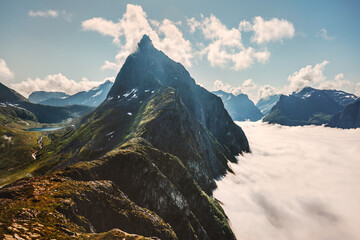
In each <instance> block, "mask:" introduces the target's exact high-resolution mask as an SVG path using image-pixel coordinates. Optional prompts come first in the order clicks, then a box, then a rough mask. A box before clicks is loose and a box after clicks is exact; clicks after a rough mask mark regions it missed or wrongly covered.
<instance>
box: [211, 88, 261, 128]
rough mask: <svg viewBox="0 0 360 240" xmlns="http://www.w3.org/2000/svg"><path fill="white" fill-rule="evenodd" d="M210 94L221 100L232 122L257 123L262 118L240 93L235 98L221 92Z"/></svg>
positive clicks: (253, 105) (251, 102) (245, 96)
mask: <svg viewBox="0 0 360 240" xmlns="http://www.w3.org/2000/svg"><path fill="white" fill-rule="evenodd" d="M212 93H214V94H215V95H216V96H218V97H220V98H221V99H222V101H223V103H224V106H225V108H226V110H227V111H228V112H229V114H230V116H231V117H232V119H233V120H234V121H245V120H250V121H258V120H260V119H261V118H262V117H263V114H262V113H261V112H260V110H259V109H258V108H257V107H256V106H255V104H254V102H253V101H251V100H250V99H249V97H248V96H247V95H246V94H243V93H240V94H239V95H236V96H235V95H233V94H231V93H227V92H224V91H221V90H218V91H213V92H212Z"/></svg>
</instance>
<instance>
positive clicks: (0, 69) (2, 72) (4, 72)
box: [0, 58, 14, 81]
mask: <svg viewBox="0 0 360 240" xmlns="http://www.w3.org/2000/svg"><path fill="white" fill-rule="evenodd" d="M13 78H14V73H13V72H12V71H11V70H10V69H9V67H8V66H7V64H6V62H5V60H4V59H1V58H0V80H3V81H7V80H11V79H13Z"/></svg>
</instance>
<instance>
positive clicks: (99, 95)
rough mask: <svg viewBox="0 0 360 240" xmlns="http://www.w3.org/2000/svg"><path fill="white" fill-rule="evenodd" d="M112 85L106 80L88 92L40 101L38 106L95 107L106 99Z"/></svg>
mask: <svg viewBox="0 0 360 240" xmlns="http://www.w3.org/2000/svg"><path fill="white" fill-rule="evenodd" d="M112 85H113V83H112V82H111V81H109V80H108V81H106V82H105V83H103V84H101V85H100V86H98V87H95V88H92V89H91V90H89V91H82V92H78V93H76V94H74V95H71V96H69V95H68V96H66V97H62V98H48V99H46V100H43V101H41V102H40V104H44V105H50V106H68V105H86V106H91V107H97V106H99V105H100V104H101V103H102V102H103V101H104V100H105V99H106V96H107V94H108V93H109V91H110V89H111V87H112Z"/></svg>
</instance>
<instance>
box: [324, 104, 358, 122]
mask: <svg viewBox="0 0 360 240" xmlns="http://www.w3.org/2000/svg"><path fill="white" fill-rule="evenodd" d="M329 126H330V127H338V128H358V127H360V100H358V101H356V102H355V103H351V104H349V105H347V106H346V107H345V108H344V110H343V111H342V112H340V113H338V114H337V115H335V116H334V117H333V118H332V119H331V121H330V123H329Z"/></svg>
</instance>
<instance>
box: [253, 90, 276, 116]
mask: <svg viewBox="0 0 360 240" xmlns="http://www.w3.org/2000/svg"><path fill="white" fill-rule="evenodd" d="M279 98H280V95H278V94H276V95H271V96H269V97H267V98H261V99H260V100H259V101H258V102H257V103H256V107H257V108H258V109H259V110H260V111H261V113H262V114H263V115H264V116H266V115H268V113H269V112H270V111H271V109H272V107H273V106H275V104H276V103H277V102H278V101H279Z"/></svg>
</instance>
